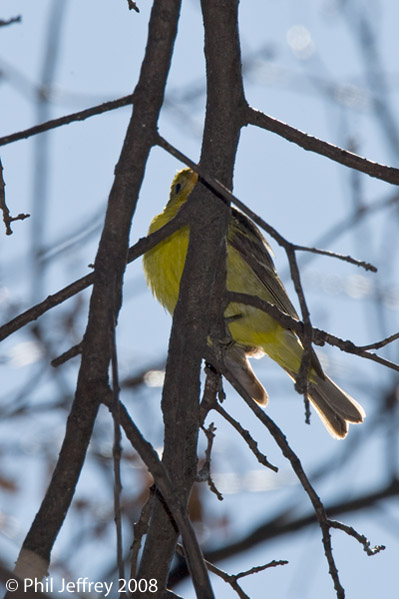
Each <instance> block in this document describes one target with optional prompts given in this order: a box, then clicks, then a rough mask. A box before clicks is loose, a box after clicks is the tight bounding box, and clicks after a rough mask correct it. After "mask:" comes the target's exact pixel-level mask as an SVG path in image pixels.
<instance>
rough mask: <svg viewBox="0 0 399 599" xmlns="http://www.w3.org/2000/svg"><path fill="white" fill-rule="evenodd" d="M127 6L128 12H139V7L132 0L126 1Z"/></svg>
mask: <svg viewBox="0 0 399 599" xmlns="http://www.w3.org/2000/svg"><path fill="white" fill-rule="evenodd" d="M127 4H128V7H129V10H135V11H136V12H140V9H139V7H138V6H137V4H136V3H135V2H134V1H133V0H127Z"/></svg>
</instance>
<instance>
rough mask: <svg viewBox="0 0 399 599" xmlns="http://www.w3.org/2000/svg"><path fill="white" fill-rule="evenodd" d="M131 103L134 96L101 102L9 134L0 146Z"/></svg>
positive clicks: (2, 139)
mask: <svg viewBox="0 0 399 599" xmlns="http://www.w3.org/2000/svg"><path fill="white" fill-rule="evenodd" d="M133 101H134V94H130V95H129V96H124V97H123V98H118V100H110V101H109V102H103V104H99V105H98V106H93V107H92V108H86V109H85V110H80V111H79V112H74V113H72V114H68V115H66V116H62V117H59V118H58V119H51V120H50V121H46V122H45V123H42V124H41V125H35V126H34V127H29V129H24V130H23V131H18V132H17V133H11V134H10V135H5V136H4V137H0V146H5V145H7V144H11V143H13V142H15V141H19V140H20V139H27V138H28V137H32V135H38V134H39V133H44V132H45V131H49V130H50V129H56V128H57V127H62V126H63V125H69V124H70V123H74V122H76V121H84V120H85V119H88V118H89V117H91V116H96V115H97V114H103V113H104V112H109V111H110V110H115V109H116V108H122V107H123V106H128V105H129V104H133Z"/></svg>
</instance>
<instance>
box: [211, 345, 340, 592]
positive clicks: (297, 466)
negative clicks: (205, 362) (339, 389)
mask: <svg viewBox="0 0 399 599" xmlns="http://www.w3.org/2000/svg"><path fill="white" fill-rule="evenodd" d="M208 351H209V350H208ZM207 358H208V359H209V361H210V362H213V363H214V366H215V367H216V368H217V369H218V370H219V371H220V372H221V373H222V374H223V376H225V377H226V378H227V380H228V381H229V382H230V383H231V384H232V385H233V387H234V388H235V389H236V390H237V391H238V393H239V394H240V395H241V397H242V398H243V399H244V401H245V402H246V403H247V404H248V407H249V408H250V409H251V410H252V411H253V412H254V414H255V416H257V418H258V419H259V420H260V421H261V422H262V423H263V424H264V425H265V427H266V428H267V429H268V431H269V432H270V434H271V435H272V437H273V438H274V440H275V441H276V443H277V445H278V446H279V448H280V450H281V452H282V454H283V455H284V457H285V458H287V459H288V460H289V462H290V464H291V467H292V469H293V471H294V472H295V474H296V476H297V478H298V479H299V481H300V483H301V485H302V487H303V489H304V490H305V492H306V493H307V495H308V497H309V499H310V501H311V503H312V505H313V508H314V510H315V513H316V516H317V520H318V522H319V526H320V529H321V533H322V542H323V547H324V553H325V555H326V558H327V562H328V565H329V572H330V575H331V578H332V580H333V583H334V588H335V590H336V593H337V597H338V599H344V597H345V591H344V589H343V587H342V585H341V583H340V580H339V577H338V570H337V567H336V565H335V561H334V556H333V553H332V546H331V536H330V531H329V529H330V526H329V522H328V518H327V515H326V512H325V508H324V505H323V503H322V502H321V500H320V497H319V496H318V495H317V493H316V491H315V490H314V488H313V486H312V485H311V483H310V481H309V479H308V477H307V476H306V474H305V472H304V470H303V468H302V464H301V462H300V460H299V458H298V456H297V455H296V454H295V452H294V451H293V450H292V449H291V447H290V445H289V443H288V441H287V439H286V437H285V435H284V434H283V432H282V431H281V430H280V428H279V427H278V426H277V425H276V424H275V423H274V422H273V420H272V419H271V418H270V417H269V416H268V415H267V414H266V412H264V411H263V410H262V409H261V408H260V407H259V406H258V404H257V403H256V402H254V401H253V399H252V398H251V397H250V396H249V395H248V393H247V392H246V390H245V389H244V388H243V387H242V386H241V385H240V384H239V383H238V381H237V380H236V379H235V378H234V377H233V376H232V374H231V372H228V371H226V369H225V368H224V367H223V365H222V364H220V363H217V361H216V360H215V358H214V356H213V355H212V352H211V351H209V355H208V356H207ZM215 362H216V363H215Z"/></svg>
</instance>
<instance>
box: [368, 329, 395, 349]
mask: <svg viewBox="0 0 399 599" xmlns="http://www.w3.org/2000/svg"><path fill="white" fill-rule="evenodd" d="M396 339H399V333H394V334H393V335H391V336H390V337H387V338H386V339H382V341H376V342H375V343H370V344H369V345H359V349H361V350H363V351H367V350H369V349H381V347H385V346H386V345H388V344H389V343H392V342H393V341H396Z"/></svg>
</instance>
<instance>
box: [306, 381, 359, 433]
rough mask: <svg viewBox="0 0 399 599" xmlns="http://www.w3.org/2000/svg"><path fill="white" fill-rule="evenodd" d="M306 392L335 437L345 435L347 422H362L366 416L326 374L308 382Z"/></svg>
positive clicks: (355, 402)
mask: <svg viewBox="0 0 399 599" xmlns="http://www.w3.org/2000/svg"><path fill="white" fill-rule="evenodd" d="M308 394H309V399H310V400H311V402H312V404H313V405H314V407H315V408H316V410H317V412H318V414H319V416H320V418H321V420H322V422H323V424H324V425H325V427H326V428H327V430H328V432H329V433H330V434H331V435H332V436H333V437H335V438H337V439H343V438H344V437H346V435H347V433H348V422H352V423H357V422H363V420H364V418H365V416H366V414H365V412H364V410H363V408H362V406H361V405H360V404H358V403H357V401H355V400H354V399H353V398H352V397H351V396H350V395H348V394H347V393H345V391H343V390H342V389H340V387H338V385H336V384H335V383H334V382H333V381H332V380H331V379H330V378H329V377H328V376H327V375H324V379H322V378H321V377H319V376H318V377H317V378H316V380H315V381H314V382H312V383H310V384H309V387H308Z"/></svg>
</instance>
